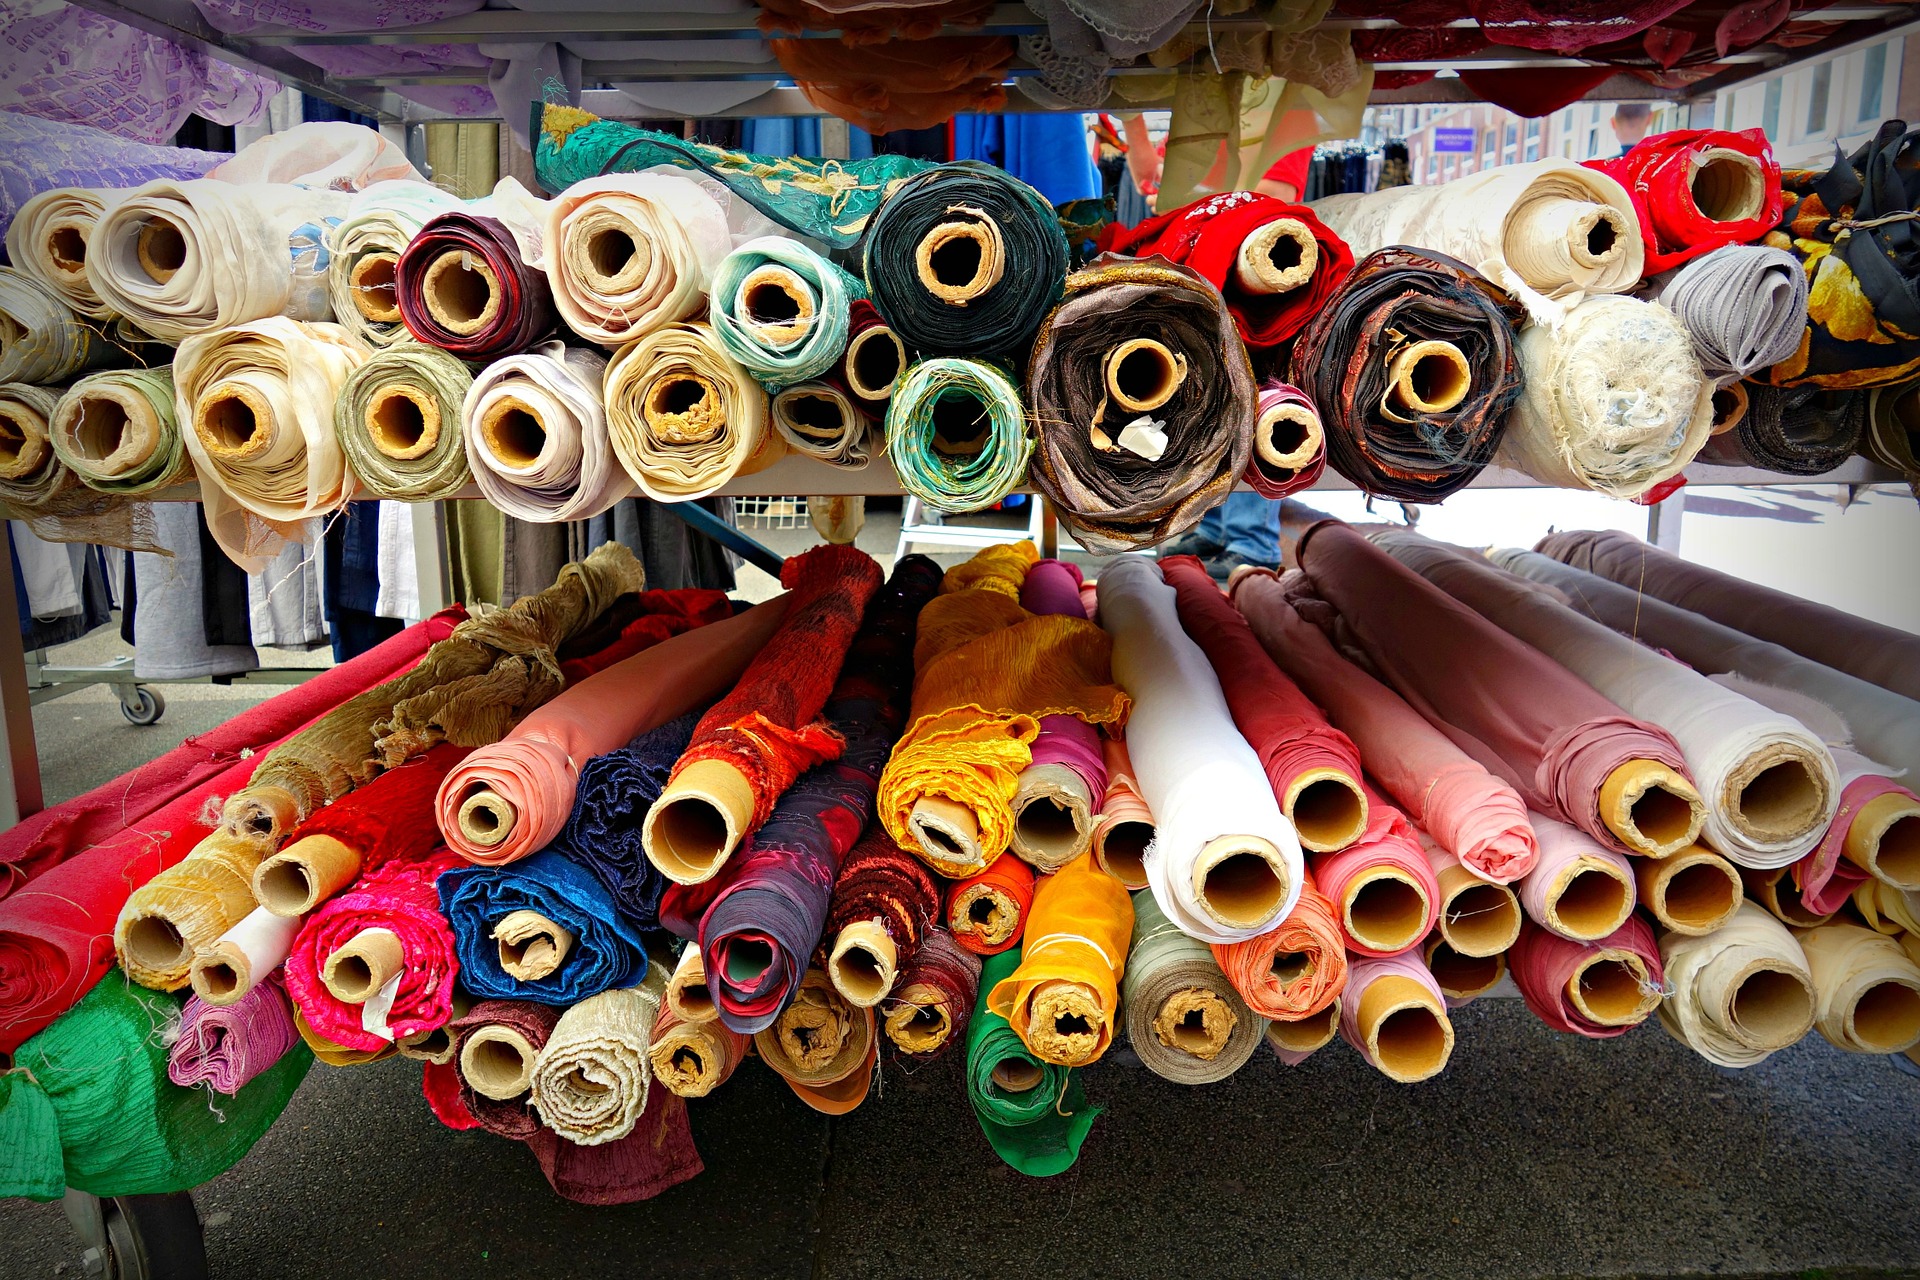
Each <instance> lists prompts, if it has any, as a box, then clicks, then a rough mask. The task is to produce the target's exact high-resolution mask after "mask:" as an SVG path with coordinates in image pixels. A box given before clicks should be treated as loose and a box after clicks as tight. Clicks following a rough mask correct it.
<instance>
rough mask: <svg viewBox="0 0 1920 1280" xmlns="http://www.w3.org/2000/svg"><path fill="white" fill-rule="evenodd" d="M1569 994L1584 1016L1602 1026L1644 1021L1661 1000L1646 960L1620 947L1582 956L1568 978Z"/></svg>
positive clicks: (1632, 1024)
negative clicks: (1582, 958) (1652, 982)
mask: <svg viewBox="0 0 1920 1280" xmlns="http://www.w3.org/2000/svg"><path fill="white" fill-rule="evenodd" d="M1567 996H1568V998H1569V999H1571V1000H1572V1001H1573V1007H1574V1008H1576V1009H1578V1010H1579V1011H1580V1013H1581V1016H1583V1017H1585V1018H1587V1019H1588V1020H1590V1021H1593V1022H1597V1023H1599V1024H1600V1025H1601V1026H1603V1027H1631V1026H1634V1025H1636V1024H1638V1023H1641V1022H1645V1021H1646V1020H1647V1015H1648V1014H1650V1013H1652V1012H1653V1010H1654V1007H1655V1006H1656V1005H1658V1004H1659V1003H1660V993H1659V991H1658V990H1656V989H1655V988H1654V987H1653V986H1652V984H1651V981H1650V978H1649V975H1648V973H1647V962H1646V961H1645V960H1643V959H1641V958H1640V957H1639V956H1637V955H1635V954H1633V952H1631V951H1623V950H1621V949H1619V948H1617V947H1606V948H1604V949H1602V950H1600V951H1597V952H1595V953H1594V954H1592V955H1590V956H1588V957H1587V958H1586V959H1584V960H1582V961H1581V962H1580V967H1579V968H1578V969H1576V970H1575V971H1574V974H1573V976H1572V977H1571V978H1569V979H1567Z"/></svg>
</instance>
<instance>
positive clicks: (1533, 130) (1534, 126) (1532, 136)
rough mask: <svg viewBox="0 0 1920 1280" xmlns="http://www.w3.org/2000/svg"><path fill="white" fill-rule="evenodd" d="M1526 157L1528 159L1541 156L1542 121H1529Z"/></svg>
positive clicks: (1535, 158) (1536, 158)
mask: <svg viewBox="0 0 1920 1280" xmlns="http://www.w3.org/2000/svg"><path fill="white" fill-rule="evenodd" d="M1526 158H1527V159H1528V160H1538V159H1539V158H1540V122H1539V121H1538V120H1529V121H1527V155H1526Z"/></svg>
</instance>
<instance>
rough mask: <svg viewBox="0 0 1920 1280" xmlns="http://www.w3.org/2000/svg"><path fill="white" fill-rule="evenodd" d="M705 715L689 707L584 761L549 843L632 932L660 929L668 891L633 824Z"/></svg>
mask: <svg viewBox="0 0 1920 1280" xmlns="http://www.w3.org/2000/svg"><path fill="white" fill-rule="evenodd" d="M705 714H706V709H705V708H704V707H703V708H701V709H700V710H698V711H689V712H688V713H687V714H686V715H684V716H681V717H680V718H679V719H677V720H669V721H667V722H666V723H665V724H663V725H661V726H660V727H659V728H657V729H649V730H648V731H647V732H645V733H643V734H641V735H640V736H639V737H637V738H635V739H634V740H633V741H632V742H629V743H628V744H627V745H626V746H624V747H622V748H620V749H619V750H618V751H609V752H607V753H606V754H605V755H603V756H595V757H594V758H593V759H591V760H589V761H587V763H586V764H585V765H584V766H583V767H582V768H581V770H580V788H579V790H578V791H576V792H575V793H574V799H573V812H572V813H571V814H569V815H567V825H566V827H565V829H564V830H562V831H561V833H560V838H559V839H558V840H556V841H554V843H553V851H554V852H557V853H562V854H565V855H566V856H567V857H568V858H570V859H572V860H573V861H574V862H577V863H579V864H580V865H581V866H583V867H585V868H587V869H588V870H589V871H592V872H593V874H594V875H595V876H596V877H598V878H599V880H600V883H601V884H603V885H605V886H606V888H607V891H608V892H609V893H611V894H612V895H613V901H614V905H615V906H616V907H617V908H618V909H619V912H620V914H621V915H622V916H623V917H625V919H626V921H627V923H628V924H631V925H632V926H633V927H634V928H636V929H657V928H659V927H660V895H661V894H662V893H664V892H666V888H667V880H666V877H665V876H663V875H661V874H660V872H659V871H658V870H656V869H655V868H654V865H653V864H652V863H651V862H649V861H647V851H646V849H645V848H644V847H643V846H642V845H641V843H640V825H641V824H642V823H643V822H645V821H646V820H647V810H649V809H651V808H652V807H653V802H654V801H655V800H658V799H659V798H660V792H661V790H662V789H663V788H665V786H666V785H667V775H668V774H670V773H672V772H673V762H674V761H676V760H678V759H679V758H680V756H681V753H682V752H684V751H685V750H686V749H687V744H688V743H689V742H691V741H692V740H693V727H694V726H695V725H696V724H698V723H700V717H701V716H703V715H705Z"/></svg>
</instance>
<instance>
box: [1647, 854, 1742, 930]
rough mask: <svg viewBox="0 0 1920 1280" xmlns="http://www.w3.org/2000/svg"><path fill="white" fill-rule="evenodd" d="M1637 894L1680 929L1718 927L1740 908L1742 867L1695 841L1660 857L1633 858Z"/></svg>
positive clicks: (1660, 917)
mask: <svg viewBox="0 0 1920 1280" xmlns="http://www.w3.org/2000/svg"><path fill="white" fill-rule="evenodd" d="M1633 878H1634V881H1635V883H1636V885H1637V887H1638V889H1639V892H1638V894H1637V895H1636V896H1637V897H1638V898H1639V899H1640V901H1641V902H1644V903H1646V904H1647V909H1648V910H1650V911H1652V912H1653V918H1654V919H1656V920H1658V921H1659V922H1660V923H1661V924H1663V925H1665V926H1666V927H1667V928H1669V929H1671V930H1673V931H1674V932H1675V933H1683V934H1687V935H1690V936H1694V937H1698V936H1700V935H1702V934H1708V933H1712V932H1713V931H1714V930H1715V929H1718V928H1720V927H1721V926H1722V925H1724V924H1726V923H1727V922H1728V921H1730V920H1732V919H1733V917H1734V913H1735V912H1737V911H1739V910H1740V901H1741V897H1742V890H1741V886H1740V873H1739V872H1738V871H1736V870H1734V867H1733V864H1732V863H1731V862H1728V861H1727V860H1726V859H1725V858H1722V857H1721V856H1720V855H1719V854H1717V853H1713V852H1711V851H1710V850H1708V849H1705V848H1703V847H1701V846H1700V845H1695V846H1694V847H1693V848H1691V849H1686V850H1683V851H1682V852H1680V853H1676V854H1674V855H1673V856H1672V857H1671V858H1662V859H1661V860H1660V861H1658V862H1654V861H1652V860H1650V859H1644V858H1643V859H1640V860H1639V861H1636V862H1635V863H1634V864H1633Z"/></svg>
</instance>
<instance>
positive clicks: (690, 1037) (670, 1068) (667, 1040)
mask: <svg viewBox="0 0 1920 1280" xmlns="http://www.w3.org/2000/svg"><path fill="white" fill-rule="evenodd" d="M746 1052H747V1038H746V1037H745V1036H743V1035H741V1034H739V1033H738V1032H735V1031H730V1030H728V1029H727V1028H726V1027H725V1026H723V1025H721V1024H720V1023H718V1022H685V1021H682V1020H681V1019H680V1018H679V1016H678V1015H676V1014H675V1013H674V1012H673V1010H672V1009H671V1008H669V1007H667V1006H665V1005H663V1006H661V1009H660V1016H659V1017H658V1018H656V1019H655V1020H654V1024H653V1038H652V1040H651V1041H649V1043H648V1045H647V1060H648V1061H649V1062H650V1063H651V1064H652V1066H653V1075H654V1078H655V1079H656V1080H658V1081H659V1082H660V1083H661V1085H662V1086H664V1087H665V1088H666V1090H667V1091H668V1092H669V1093H675V1094H678V1095H679V1096H680V1097H682V1098H704V1097H706V1096H707V1095H708V1094H710V1093H712V1092H713V1091H714V1090H715V1089H717V1088H719V1087H720V1086H721V1085H723V1084H725V1083H726V1082H727V1079H728V1078H729V1077H730V1076H732V1075H733V1070H734V1068H735V1067H737V1066H739V1065H740V1060H741V1059H742V1058H744V1057H745V1056H746Z"/></svg>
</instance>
